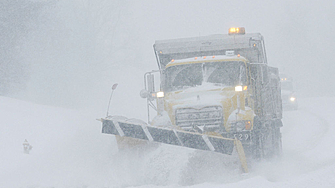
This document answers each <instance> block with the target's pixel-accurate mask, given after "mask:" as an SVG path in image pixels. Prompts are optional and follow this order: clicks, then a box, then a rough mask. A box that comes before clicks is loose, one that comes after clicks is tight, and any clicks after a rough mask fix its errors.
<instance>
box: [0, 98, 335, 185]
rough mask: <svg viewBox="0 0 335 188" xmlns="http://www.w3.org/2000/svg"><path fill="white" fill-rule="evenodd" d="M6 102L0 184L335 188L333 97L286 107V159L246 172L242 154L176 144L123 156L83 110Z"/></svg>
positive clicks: (0, 133)
mask: <svg viewBox="0 0 335 188" xmlns="http://www.w3.org/2000/svg"><path fill="white" fill-rule="evenodd" d="M0 103H1V106H0V118H1V124H2V125H1V127H0V151H1V155H0V169H1V170H0V187H1V188H3V187H4V188H7V187H10V188H12V187H24V188H28V187H29V188H45V187H55V188H62V187H66V188H68V187H71V188H72V187H75V188H78V187H87V188H88V187H89V188H91V187H97V188H100V187H183V186H188V187H194V188H202V187H228V188H229V187H335V176H334V175H333V172H334V171H335V147H334V146H333V143H335V137H334V136H333V135H334V134H335V128H334V123H333V116H332V115H333V113H334V111H335V110H334V106H335V98H308V99H301V100H300V101H299V110H298V111H285V112H284V119H283V123H284V127H283V128H282V135H283V156H282V158H281V159H273V160H271V161H266V160H265V161H262V162H261V163H255V164H252V166H251V167H250V168H251V171H250V172H249V173H248V174H241V173H240V169H239V164H238V162H237V161H236V160H235V157H236V156H226V158H223V157H222V155H220V154H211V153H209V152H198V151H197V152H195V151H194V150H192V149H187V148H181V147H176V146H167V145H161V146H159V147H158V148H156V149H151V150H139V151H126V152H119V153H118V152H117V146H116V142H115V138H114V136H112V135H105V134H101V123H100V122H98V121H96V118H98V117H94V115H92V114H90V113H88V112H85V111H80V110H71V109H63V108H57V107H51V106H43V105H36V104H33V103H29V102H24V101H19V100H15V99H11V98H6V97H0ZM101 116H103V114H102V115H101ZM25 139H27V140H28V142H29V143H30V144H31V145H32V146H33V149H32V150H31V152H30V154H24V153H23V145H22V144H23V141H24V140H25ZM226 159H227V160H226ZM227 161H229V162H227Z"/></svg>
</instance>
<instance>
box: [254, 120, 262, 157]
mask: <svg viewBox="0 0 335 188" xmlns="http://www.w3.org/2000/svg"><path fill="white" fill-rule="evenodd" d="M261 127H262V122H261V121H260V119H259V118H258V117H257V116H256V117H255V118H254V126H253V133H254V134H253V138H252V141H253V147H252V148H253V149H252V156H253V158H254V159H256V160H260V159H262V158H263V157H264V142H263V135H262V131H261Z"/></svg>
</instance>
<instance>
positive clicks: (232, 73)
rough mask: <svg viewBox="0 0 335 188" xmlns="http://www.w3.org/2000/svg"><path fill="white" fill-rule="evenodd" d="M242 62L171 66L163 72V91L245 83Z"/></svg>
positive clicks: (244, 70)
mask: <svg viewBox="0 0 335 188" xmlns="http://www.w3.org/2000/svg"><path fill="white" fill-rule="evenodd" d="M246 79H247V78H246V69H245V64H244V63H243V62H236V61H223V62H208V63H194V64H186V65H176V66H171V67H168V68H167V69H166V72H165V90H166V91H167V92H169V91H175V90H182V89H186V88H189V87H196V86H201V85H202V84H203V83H213V84H215V85H219V86H235V85H237V84H243V83H246Z"/></svg>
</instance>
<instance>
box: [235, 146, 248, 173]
mask: <svg viewBox="0 0 335 188" xmlns="http://www.w3.org/2000/svg"><path fill="white" fill-rule="evenodd" d="M234 145H235V148H236V151H237V153H238V157H239V159H240V162H241V166H242V168H243V171H244V172H245V173H248V165H247V159H246V157H245V153H244V149H243V146H242V143H241V141H240V140H238V139H235V140H234Z"/></svg>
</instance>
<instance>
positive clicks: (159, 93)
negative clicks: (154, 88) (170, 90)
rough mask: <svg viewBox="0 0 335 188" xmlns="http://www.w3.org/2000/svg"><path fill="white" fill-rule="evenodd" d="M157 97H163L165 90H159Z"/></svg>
mask: <svg viewBox="0 0 335 188" xmlns="http://www.w3.org/2000/svg"><path fill="white" fill-rule="evenodd" d="M156 97H157V98H162V97H164V92H163V91H159V92H157V93H156Z"/></svg>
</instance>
